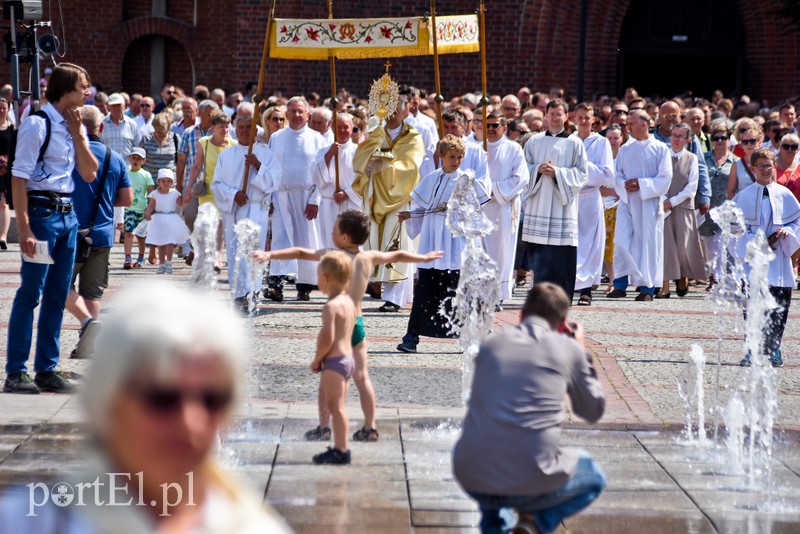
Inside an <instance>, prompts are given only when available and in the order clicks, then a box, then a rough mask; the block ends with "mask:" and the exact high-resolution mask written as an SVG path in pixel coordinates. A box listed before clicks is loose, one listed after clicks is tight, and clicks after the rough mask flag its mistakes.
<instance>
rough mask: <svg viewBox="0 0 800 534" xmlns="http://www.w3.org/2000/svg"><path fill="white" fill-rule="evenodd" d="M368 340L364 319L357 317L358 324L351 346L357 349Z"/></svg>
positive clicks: (354, 326) (354, 329)
mask: <svg viewBox="0 0 800 534" xmlns="http://www.w3.org/2000/svg"><path fill="white" fill-rule="evenodd" d="M366 338H367V332H366V331H365V330H364V318H363V317H356V324H355V325H353V337H352V338H351V340H350V344H351V345H352V346H353V347H355V346H356V345H358V344H359V343H361V342H362V341H364V340H365V339H366Z"/></svg>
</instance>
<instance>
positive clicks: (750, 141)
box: [739, 139, 758, 145]
mask: <svg viewBox="0 0 800 534" xmlns="http://www.w3.org/2000/svg"><path fill="white" fill-rule="evenodd" d="M757 141H758V140H757V139H742V140H741V141H739V143H741V144H743V145H754V144H756V142H757Z"/></svg>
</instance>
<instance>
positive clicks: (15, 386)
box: [3, 373, 39, 395]
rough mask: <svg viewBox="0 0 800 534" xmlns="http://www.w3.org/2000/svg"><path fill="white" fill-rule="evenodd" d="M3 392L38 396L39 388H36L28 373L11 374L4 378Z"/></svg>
mask: <svg viewBox="0 0 800 534" xmlns="http://www.w3.org/2000/svg"><path fill="white" fill-rule="evenodd" d="M3 391H4V392H6V393H28V394H31V395H38V394H39V388H38V387H36V384H34V382H33V380H32V379H31V376H30V375H29V374H28V373H11V374H10V375H8V376H6V381H5V383H4V384H3Z"/></svg>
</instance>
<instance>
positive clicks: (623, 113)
mask: <svg viewBox="0 0 800 534" xmlns="http://www.w3.org/2000/svg"><path fill="white" fill-rule="evenodd" d="M627 114H628V112H627V111H625V110H624V109H615V110H614V115H627Z"/></svg>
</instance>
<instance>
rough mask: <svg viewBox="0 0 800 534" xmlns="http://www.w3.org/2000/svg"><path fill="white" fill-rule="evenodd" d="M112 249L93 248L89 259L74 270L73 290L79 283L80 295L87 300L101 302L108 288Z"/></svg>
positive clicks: (76, 265)
mask: <svg viewBox="0 0 800 534" xmlns="http://www.w3.org/2000/svg"><path fill="white" fill-rule="evenodd" d="M110 253H111V249H110V248H92V251H91V252H90V253H89V259H88V260H86V261H85V262H84V263H76V264H75V266H74V267H73V268H72V289H75V280H76V279H77V278H78V275H80V280H79V281H78V294H79V295H80V296H82V297H83V298H85V299H87V300H101V299H102V298H103V291H105V289H106V288H107V287H108V256H109V254H110Z"/></svg>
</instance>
